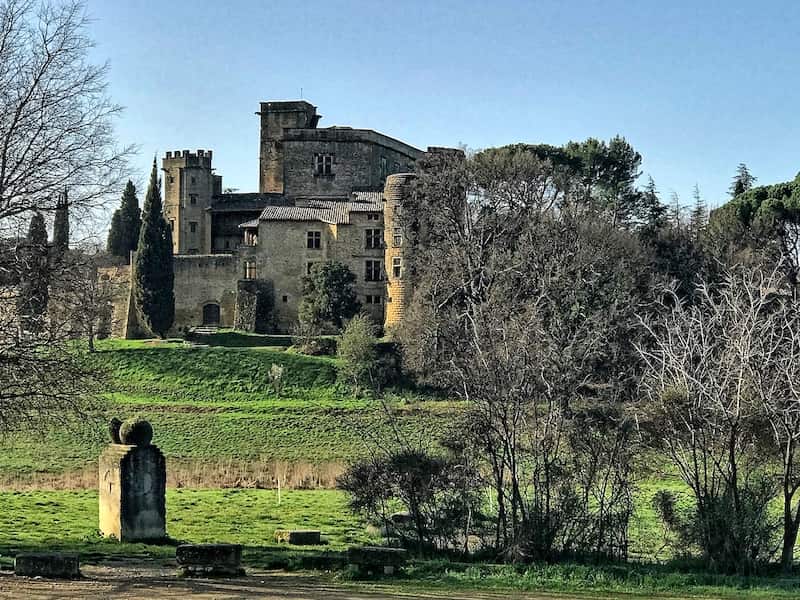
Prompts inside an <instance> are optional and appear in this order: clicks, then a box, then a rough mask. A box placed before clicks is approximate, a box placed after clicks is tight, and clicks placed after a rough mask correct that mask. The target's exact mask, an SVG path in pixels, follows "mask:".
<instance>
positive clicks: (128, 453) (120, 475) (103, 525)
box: [98, 444, 167, 542]
mask: <svg viewBox="0 0 800 600" xmlns="http://www.w3.org/2000/svg"><path fill="white" fill-rule="evenodd" d="M99 467H100V469H99V470H100V472H99V479H98V482H99V486H100V532H101V533H102V534H103V535H104V536H106V537H111V536H113V537H115V538H116V539H117V540H119V541H121V542H131V541H143V540H159V539H163V538H165V537H166V534H167V533H166V501H165V493H166V486H167V470H166V463H165V460H164V455H163V454H162V453H161V451H160V450H159V449H158V448H157V447H156V446H153V445H149V444H148V445H142V446H131V445H126V444H110V445H109V446H108V447H107V448H106V449H105V450H104V451H103V453H102V454H101V455H100V460H99Z"/></svg>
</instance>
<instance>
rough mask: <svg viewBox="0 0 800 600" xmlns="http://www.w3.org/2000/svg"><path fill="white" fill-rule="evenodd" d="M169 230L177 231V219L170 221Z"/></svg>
mask: <svg viewBox="0 0 800 600" xmlns="http://www.w3.org/2000/svg"><path fill="white" fill-rule="evenodd" d="M169 230H170V231H175V219H170V220H169Z"/></svg>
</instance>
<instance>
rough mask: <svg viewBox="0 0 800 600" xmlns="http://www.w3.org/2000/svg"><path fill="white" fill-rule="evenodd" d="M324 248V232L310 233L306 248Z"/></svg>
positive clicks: (307, 237)
mask: <svg viewBox="0 0 800 600" xmlns="http://www.w3.org/2000/svg"><path fill="white" fill-rule="evenodd" d="M321 247H322V232H321V231H309V232H308V235H307V236H306V248H308V249H310V250H319V249H320V248H321Z"/></svg>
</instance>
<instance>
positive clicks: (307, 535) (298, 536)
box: [275, 529, 322, 546]
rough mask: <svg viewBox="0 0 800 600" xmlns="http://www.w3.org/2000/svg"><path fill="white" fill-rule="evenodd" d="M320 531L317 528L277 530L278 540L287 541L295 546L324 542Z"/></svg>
mask: <svg viewBox="0 0 800 600" xmlns="http://www.w3.org/2000/svg"><path fill="white" fill-rule="evenodd" d="M320 535H321V534H320V532H319V531H318V530H315V529H294V530H291V531H289V530H285V529H278V530H277V531H275V541H276V542H286V543H288V544H292V545H294V546H315V545H319V544H321V543H322V540H321V537H320Z"/></svg>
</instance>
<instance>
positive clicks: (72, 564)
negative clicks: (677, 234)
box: [14, 552, 81, 579]
mask: <svg viewBox="0 0 800 600" xmlns="http://www.w3.org/2000/svg"><path fill="white" fill-rule="evenodd" d="M14 574H15V575H22V576H25V577H46V578H50V579H77V578H78V577H80V576H81V571H80V561H79V560H78V555H77V554H61V553H58V552H51V553H36V554H33V553H31V554H27V553H26V554H18V555H17V556H16V558H15V559H14Z"/></svg>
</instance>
